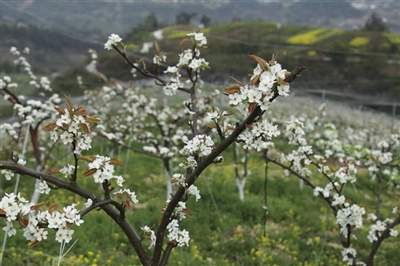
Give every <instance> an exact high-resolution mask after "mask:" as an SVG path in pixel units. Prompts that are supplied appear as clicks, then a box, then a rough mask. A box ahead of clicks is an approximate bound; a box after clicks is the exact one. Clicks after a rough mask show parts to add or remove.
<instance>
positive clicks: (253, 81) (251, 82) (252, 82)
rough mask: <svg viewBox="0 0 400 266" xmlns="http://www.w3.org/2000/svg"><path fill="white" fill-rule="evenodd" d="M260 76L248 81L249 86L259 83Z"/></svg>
mask: <svg viewBox="0 0 400 266" xmlns="http://www.w3.org/2000/svg"><path fill="white" fill-rule="evenodd" d="M260 77H261V74H259V75H257V76H255V77H254V78H253V79H251V80H250V85H257V84H258V83H260Z"/></svg>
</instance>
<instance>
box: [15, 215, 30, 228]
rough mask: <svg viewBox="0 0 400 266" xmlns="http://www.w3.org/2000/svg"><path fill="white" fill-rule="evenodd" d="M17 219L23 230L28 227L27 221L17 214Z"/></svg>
mask: <svg viewBox="0 0 400 266" xmlns="http://www.w3.org/2000/svg"><path fill="white" fill-rule="evenodd" d="M17 218H18V222H19V224H20V225H21V226H22V227H23V228H25V227H27V226H28V224H29V219H25V218H22V216H21V215H19V214H18V217H17Z"/></svg>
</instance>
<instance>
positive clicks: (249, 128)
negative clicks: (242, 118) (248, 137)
mask: <svg viewBox="0 0 400 266" xmlns="http://www.w3.org/2000/svg"><path fill="white" fill-rule="evenodd" d="M245 126H246V128H247V129H248V130H252V129H253V126H252V125H249V124H246V125H245Z"/></svg>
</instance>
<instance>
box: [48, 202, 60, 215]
mask: <svg viewBox="0 0 400 266" xmlns="http://www.w3.org/2000/svg"><path fill="white" fill-rule="evenodd" d="M57 207H58V203H54V204H53V205H51V206H50V208H49V210H48V212H49V213H50V214H51V213H53V212H54V211H55V210H56V209H57Z"/></svg>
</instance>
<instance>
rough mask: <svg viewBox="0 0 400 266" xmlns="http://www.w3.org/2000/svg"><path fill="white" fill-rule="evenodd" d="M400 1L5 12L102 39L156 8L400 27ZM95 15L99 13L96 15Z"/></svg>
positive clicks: (79, 5) (88, 6)
mask: <svg viewBox="0 0 400 266" xmlns="http://www.w3.org/2000/svg"><path fill="white" fill-rule="evenodd" d="M399 5H400V2H399V1H397V0H396V1H390V2H388V1H379V2H377V1H375V2H373V3H368V2H366V3H363V2H362V1H357V3H354V1H350V0H347V1H345V0H340V1H326V0H319V1H304V0H300V1H255V0H252V1H229V0H226V1H183V0H179V1H152V0H149V1H106V0H100V1H73V0H70V1H68V0H67V1H50V2H49V1H41V0H30V1H25V2H23V1H2V2H1V8H2V16H3V17H7V18H10V19H17V20H20V21H22V22H25V23H27V24H40V25H43V26H45V27H49V28H55V29H58V30H62V31H64V32H66V33H68V34H70V35H74V36H77V37H79V38H82V39H89V40H97V41H100V40H102V39H104V38H105V37H107V35H108V34H109V33H110V32H114V31H118V32H120V33H125V32H128V31H129V30H130V28H131V27H134V26H137V25H138V24H139V23H141V22H142V21H143V20H144V19H145V18H146V17H147V16H148V15H149V14H151V13H154V14H155V15H156V17H157V20H158V23H159V24H160V25H169V24H174V23H175V22H176V16H177V15H178V14H179V13H181V12H185V13H188V14H192V13H195V14H196V16H194V17H193V19H192V21H191V22H192V25H198V24H199V23H200V20H201V17H202V16H203V15H206V16H207V17H209V18H210V22H211V24H214V25H215V24H223V23H228V22H232V21H233V20H241V21H254V20H263V21H271V22H272V21H273V22H277V23H281V24H294V25H312V26H317V27H338V28H342V29H359V28H362V27H363V26H364V23H365V21H366V20H367V18H368V17H369V15H370V14H371V13H372V12H376V13H377V14H378V15H379V16H381V17H383V18H385V19H386V20H387V24H388V26H389V28H390V29H391V31H393V32H400V22H399V20H398V11H399V8H400V6H399ZM94 18H95V19H94Z"/></svg>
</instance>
